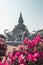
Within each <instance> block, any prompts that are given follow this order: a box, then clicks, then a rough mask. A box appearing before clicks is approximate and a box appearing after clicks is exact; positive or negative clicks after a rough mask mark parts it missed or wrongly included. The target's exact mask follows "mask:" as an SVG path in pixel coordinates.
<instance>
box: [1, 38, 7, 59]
mask: <svg viewBox="0 0 43 65" xmlns="http://www.w3.org/2000/svg"><path fill="white" fill-rule="evenodd" d="M6 50H7V45H6V43H5V40H4V39H2V38H0V60H2V58H3V56H5V55H6Z"/></svg>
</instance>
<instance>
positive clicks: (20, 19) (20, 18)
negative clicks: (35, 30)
mask: <svg viewBox="0 0 43 65" xmlns="http://www.w3.org/2000/svg"><path fill="white" fill-rule="evenodd" d="M18 22H19V24H23V18H22V13H21V12H20V17H19V21H18Z"/></svg>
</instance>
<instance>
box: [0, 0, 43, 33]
mask: <svg viewBox="0 0 43 65" xmlns="http://www.w3.org/2000/svg"><path fill="white" fill-rule="evenodd" d="M20 12H22V16H23V20H24V24H25V25H26V26H27V28H28V30H29V31H30V32H32V31H33V30H36V31H37V30H40V29H43V0H0V34H4V30H5V29H8V30H9V31H12V30H13V28H14V27H15V25H17V24H18V19H19V16H20Z"/></svg>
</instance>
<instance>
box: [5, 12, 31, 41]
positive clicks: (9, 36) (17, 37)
mask: <svg viewBox="0 0 43 65" xmlns="http://www.w3.org/2000/svg"><path fill="white" fill-rule="evenodd" d="M4 33H5V35H6V41H15V42H22V41H23V39H24V38H25V37H29V35H30V32H29V31H28V29H27V27H26V26H25V24H24V21H23V17H22V13H20V17H19V20H18V24H17V25H16V26H15V27H14V29H13V30H12V31H10V32H9V31H8V30H7V29H6V30H4Z"/></svg>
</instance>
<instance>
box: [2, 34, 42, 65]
mask: <svg viewBox="0 0 43 65" xmlns="http://www.w3.org/2000/svg"><path fill="white" fill-rule="evenodd" d="M2 64H3V65H43V40H42V39H41V38H40V35H39V34H38V35H37V36H36V37H35V38H34V39H33V40H30V39H28V38H25V39H24V40H23V44H21V45H18V46H14V47H13V49H12V52H9V53H8V54H7V55H6V56H5V58H4V61H3V63H2Z"/></svg>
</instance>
